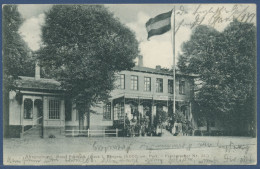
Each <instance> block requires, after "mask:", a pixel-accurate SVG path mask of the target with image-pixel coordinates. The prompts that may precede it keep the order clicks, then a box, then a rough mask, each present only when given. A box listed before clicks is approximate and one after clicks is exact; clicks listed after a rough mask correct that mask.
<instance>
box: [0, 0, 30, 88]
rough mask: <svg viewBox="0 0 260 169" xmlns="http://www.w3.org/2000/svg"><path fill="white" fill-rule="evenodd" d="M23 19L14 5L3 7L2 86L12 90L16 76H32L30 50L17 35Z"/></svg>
mask: <svg viewBox="0 0 260 169" xmlns="http://www.w3.org/2000/svg"><path fill="white" fill-rule="evenodd" d="M22 23H23V19H22V17H21V15H20V13H19V12H18V9H17V6H16V5H4V6H3V24H2V28H3V84H4V89H5V90H6V91H9V90H11V89H13V85H14V80H15V79H17V77H18V76H25V75H26V76H33V70H34V69H33V68H34V63H32V60H33V57H32V55H31V50H30V49H29V47H28V46H27V44H26V43H25V41H24V40H23V39H22V37H21V35H20V34H19V28H20V26H21V25H22Z"/></svg>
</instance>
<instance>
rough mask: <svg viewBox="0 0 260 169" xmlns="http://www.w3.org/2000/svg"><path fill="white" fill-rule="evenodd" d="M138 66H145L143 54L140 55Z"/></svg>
mask: <svg viewBox="0 0 260 169" xmlns="http://www.w3.org/2000/svg"><path fill="white" fill-rule="evenodd" d="M138 66H139V67H143V66H144V65H143V56H142V55H138Z"/></svg>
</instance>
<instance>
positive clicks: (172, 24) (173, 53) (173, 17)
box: [171, 6, 176, 114]
mask: <svg viewBox="0 0 260 169" xmlns="http://www.w3.org/2000/svg"><path fill="white" fill-rule="evenodd" d="M171 20H172V21H171V29H172V30H171V32H172V38H171V40H172V56H173V106H172V107H173V114H175V108H176V107H175V101H176V100H175V84H176V83H175V6H174V8H173V12H172V19H171Z"/></svg>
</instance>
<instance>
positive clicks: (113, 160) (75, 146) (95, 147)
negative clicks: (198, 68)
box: [3, 136, 257, 165]
mask: <svg viewBox="0 0 260 169" xmlns="http://www.w3.org/2000/svg"><path fill="white" fill-rule="evenodd" d="M256 147H257V146H256V138H250V137H194V136H181V137H174V136H171V137H169V136H166V137H131V138H129V137H125V138H123V137H90V138H87V137H74V138H73V137H65V138H63V139H61V138H48V139H40V138H38V139H37V138H31V139H29V138H26V139H4V151H3V152H4V164H7V165H62V164H63V165H102V164H108V165H110V164H113V165H119V164H143V165H150V164H153V165H177V164H178V165H185V164H200V165H204V164H238V165H242V164H255V163H256V149H257V148H256Z"/></svg>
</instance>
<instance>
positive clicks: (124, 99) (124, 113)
mask: <svg viewBox="0 0 260 169" xmlns="http://www.w3.org/2000/svg"><path fill="white" fill-rule="evenodd" d="M123 113H124V129H125V96H124V112H123Z"/></svg>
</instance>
